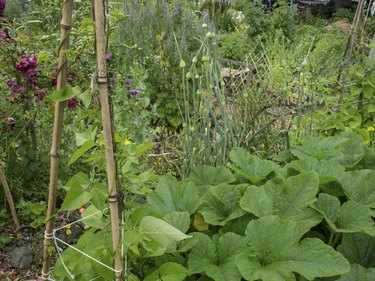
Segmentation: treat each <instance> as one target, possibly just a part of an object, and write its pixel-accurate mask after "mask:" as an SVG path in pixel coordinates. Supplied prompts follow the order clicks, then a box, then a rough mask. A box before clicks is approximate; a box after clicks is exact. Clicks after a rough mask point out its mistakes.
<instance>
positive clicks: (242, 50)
mask: <svg viewBox="0 0 375 281" xmlns="http://www.w3.org/2000/svg"><path fill="white" fill-rule="evenodd" d="M250 43H251V40H250V39H249V38H248V37H247V36H246V35H245V34H243V33H242V32H240V31H237V32H233V33H228V34H223V35H222V37H220V39H219V46H220V47H219V52H218V55H219V56H220V57H222V58H227V59H232V60H238V61H246V59H247V54H248V52H249V50H250V46H251V45H250Z"/></svg>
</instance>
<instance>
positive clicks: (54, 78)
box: [51, 77, 57, 86]
mask: <svg viewBox="0 0 375 281" xmlns="http://www.w3.org/2000/svg"><path fill="white" fill-rule="evenodd" d="M51 84H52V86H56V85H57V78H56V77H52V78H51Z"/></svg>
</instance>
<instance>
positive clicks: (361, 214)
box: [337, 200, 375, 236]
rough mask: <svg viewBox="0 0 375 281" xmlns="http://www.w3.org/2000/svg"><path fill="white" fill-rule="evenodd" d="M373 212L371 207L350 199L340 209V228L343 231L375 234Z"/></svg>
mask: <svg viewBox="0 0 375 281" xmlns="http://www.w3.org/2000/svg"><path fill="white" fill-rule="evenodd" d="M371 214H372V212H371V210H370V208H369V207H367V206H365V205H363V204H360V203H357V202H355V201H352V200H349V201H347V202H345V203H344V204H342V206H341V208H340V210H339V213H338V217H337V223H338V226H339V229H338V230H339V231H342V232H361V233H365V234H369V235H371V236H374V235H375V226H374V221H373V220H372V218H371Z"/></svg>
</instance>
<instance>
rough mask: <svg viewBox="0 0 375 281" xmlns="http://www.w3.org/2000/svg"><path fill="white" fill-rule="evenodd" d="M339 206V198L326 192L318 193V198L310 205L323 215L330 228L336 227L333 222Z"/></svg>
mask: <svg viewBox="0 0 375 281" xmlns="http://www.w3.org/2000/svg"><path fill="white" fill-rule="evenodd" d="M340 206H341V203H340V200H339V199H338V198H337V197H335V196H332V195H329V194H327V193H321V194H319V197H318V200H317V201H316V202H315V203H314V204H313V205H312V207H313V208H314V209H315V210H317V211H318V212H319V213H321V214H322V215H323V216H324V218H325V220H326V221H327V223H328V224H329V225H330V227H331V228H336V226H335V222H336V220H337V214H338V212H339V209H340Z"/></svg>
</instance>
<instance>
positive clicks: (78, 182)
mask: <svg viewBox="0 0 375 281" xmlns="http://www.w3.org/2000/svg"><path fill="white" fill-rule="evenodd" d="M89 185H90V179H89V177H88V175H86V174H85V173H82V172H79V173H77V174H75V175H74V176H72V177H71V178H70V180H69V181H68V183H67V184H66V185H65V186H64V188H65V189H66V190H69V189H70V188H72V187H73V186H75V187H77V186H78V187H82V188H83V189H85V190H86V189H87V188H88V187H89Z"/></svg>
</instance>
